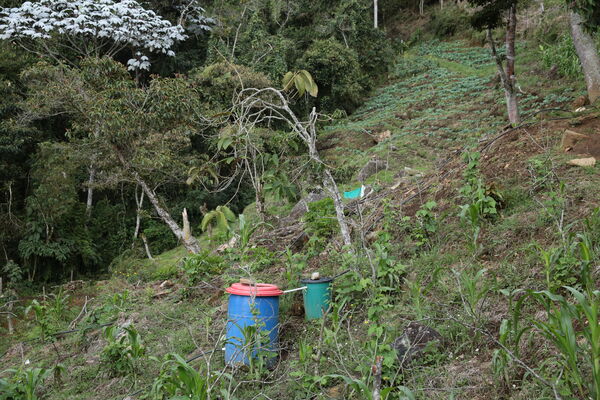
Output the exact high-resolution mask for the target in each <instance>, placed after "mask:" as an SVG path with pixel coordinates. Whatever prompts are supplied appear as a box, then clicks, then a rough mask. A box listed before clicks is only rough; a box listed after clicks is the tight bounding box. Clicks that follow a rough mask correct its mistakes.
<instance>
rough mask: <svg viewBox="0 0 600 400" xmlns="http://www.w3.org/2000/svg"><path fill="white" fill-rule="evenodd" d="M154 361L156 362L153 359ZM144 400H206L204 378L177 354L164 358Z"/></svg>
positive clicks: (207, 396)
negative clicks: (158, 373)
mask: <svg viewBox="0 0 600 400" xmlns="http://www.w3.org/2000/svg"><path fill="white" fill-rule="evenodd" d="M153 359H154V360H157V359H156V358H154V357H153ZM144 398H145V399H150V400H167V399H169V400H179V399H181V400H183V399H194V400H208V398H209V394H208V384H207V381H206V378H205V377H204V376H203V375H202V374H201V373H200V372H198V371H196V370H195V369H194V368H192V367H191V366H190V365H189V364H188V363H187V362H186V361H185V360H184V359H183V358H182V357H181V356H180V355H179V354H175V353H171V354H167V355H166V356H165V360H164V362H163V364H162V366H161V370H160V375H159V376H158V378H156V379H155V380H154V383H153V384H152V388H151V389H150V392H149V393H147V394H146V396H145V397H144Z"/></svg>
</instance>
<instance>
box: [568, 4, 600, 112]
mask: <svg viewBox="0 0 600 400" xmlns="http://www.w3.org/2000/svg"><path fill="white" fill-rule="evenodd" d="M569 23H570V25H571V36H572V37H573V44H574V45H575V51H576V52H577V56H578V57H579V61H580V62H581V67H582V69H583V75H584V77H585V84H586V86H587V92H588V98H589V100H590V103H593V102H594V101H595V100H596V99H597V98H598V97H600V56H598V49H597V47H596V43H595V42H594V39H593V37H592V35H590V34H589V33H588V32H586V30H585V27H584V26H583V19H582V18H581V15H579V13H577V12H576V11H574V10H570V11H569Z"/></svg>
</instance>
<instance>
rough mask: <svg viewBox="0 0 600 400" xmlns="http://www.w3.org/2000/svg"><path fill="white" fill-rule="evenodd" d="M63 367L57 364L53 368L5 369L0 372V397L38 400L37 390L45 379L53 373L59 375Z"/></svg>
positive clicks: (14, 399) (16, 399)
mask: <svg viewBox="0 0 600 400" xmlns="http://www.w3.org/2000/svg"><path fill="white" fill-rule="evenodd" d="M64 369H65V367H64V366H63V365H62V364H58V365H57V366H55V367H54V368H50V369H46V368H37V367H34V368H23V367H21V368H19V369H7V370H5V371H3V372H2V373H0V375H1V376H6V375H9V376H8V377H6V378H0V399H2V400H5V399H6V400H38V399H39V398H40V397H38V395H37V392H38V389H39V387H40V386H42V385H43V384H44V382H45V381H46V379H47V378H48V377H49V376H50V375H51V374H54V375H55V376H57V375H60V374H61V373H62V372H64Z"/></svg>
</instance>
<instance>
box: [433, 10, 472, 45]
mask: <svg viewBox="0 0 600 400" xmlns="http://www.w3.org/2000/svg"><path fill="white" fill-rule="evenodd" d="M469 26H470V25H469V14H467V11H466V10H464V9H462V8H458V7H445V8H444V9H436V10H435V11H434V12H433V13H432V14H431V19H430V20H429V22H428V23H427V30H428V31H430V32H431V33H433V35H434V36H435V37H436V38H439V39H446V38H449V37H451V36H454V35H456V34H457V33H460V32H462V31H464V30H465V28H468V27H469Z"/></svg>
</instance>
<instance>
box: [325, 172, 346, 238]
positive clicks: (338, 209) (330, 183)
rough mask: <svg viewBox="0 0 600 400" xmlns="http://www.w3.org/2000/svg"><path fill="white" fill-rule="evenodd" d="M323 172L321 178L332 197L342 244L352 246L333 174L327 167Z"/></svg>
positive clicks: (342, 204)
mask: <svg viewBox="0 0 600 400" xmlns="http://www.w3.org/2000/svg"><path fill="white" fill-rule="evenodd" d="M323 174H324V175H325V176H324V178H323V186H324V187H325V188H326V189H327V190H328V191H329V193H330V194H331V197H333V205H334V206H335V214H336V217H337V220H338V224H339V226H340V233H341V234H342V238H343V239H344V245H346V246H352V238H351V237H350V229H348V224H347V223H346V217H345V215H344V203H343V202H342V197H341V196H340V190H339V189H338V186H337V183H336V182H335V179H333V175H331V172H330V171H329V169H327V168H325V171H324V172H323Z"/></svg>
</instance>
